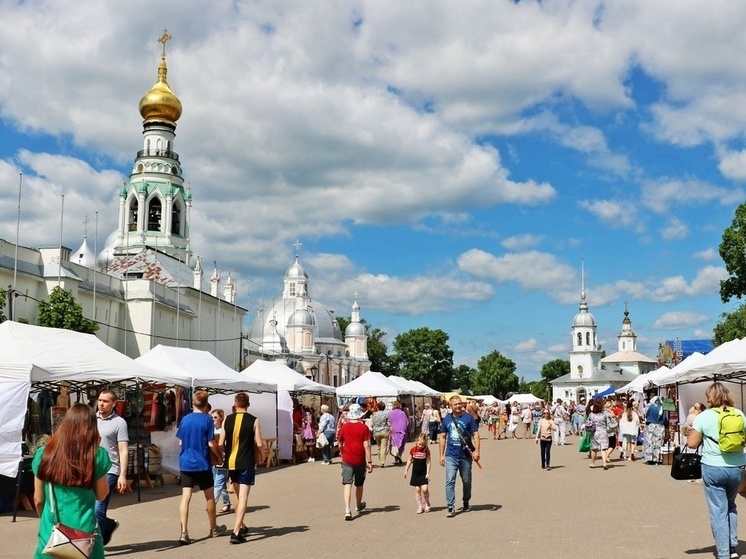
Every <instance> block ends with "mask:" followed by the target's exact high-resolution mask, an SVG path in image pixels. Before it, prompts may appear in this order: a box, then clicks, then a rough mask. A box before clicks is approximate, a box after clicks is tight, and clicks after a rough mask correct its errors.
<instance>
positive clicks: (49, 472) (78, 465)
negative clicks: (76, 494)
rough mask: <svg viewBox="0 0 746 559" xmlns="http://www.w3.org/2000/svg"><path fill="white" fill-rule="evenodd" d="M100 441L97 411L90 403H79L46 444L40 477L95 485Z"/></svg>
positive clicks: (61, 483)
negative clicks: (88, 404)
mask: <svg viewBox="0 0 746 559" xmlns="http://www.w3.org/2000/svg"><path fill="white" fill-rule="evenodd" d="M100 442H101V436H100V435H99V434H98V422H97V420H96V414H95V413H94V412H93V410H92V409H91V408H90V407H88V406H87V405H86V404H75V405H74V406H73V407H71V408H70V409H69V410H67V413H66V414H65V417H64V418H63V419H62V421H61V422H60V426H59V427H58V428H57V431H55V433H54V435H52V437H51V438H50V439H49V442H48V443H47V445H46V446H45V447H44V454H43V455H42V457H41V462H40V463H39V471H38V473H37V477H38V478H39V479H41V480H44V481H50V482H52V483H55V484H57V485H69V486H73V487H86V488H89V489H90V488H92V487H93V484H94V483H95V481H96V480H95V479H94V477H95V476H94V462H95V458H96V452H97V450H98V446H99V443H100Z"/></svg>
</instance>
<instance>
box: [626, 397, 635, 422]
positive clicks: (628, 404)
mask: <svg viewBox="0 0 746 559" xmlns="http://www.w3.org/2000/svg"><path fill="white" fill-rule="evenodd" d="M633 409H634V408H633V406H632V400H630V401H629V402H627V421H632V410H633Z"/></svg>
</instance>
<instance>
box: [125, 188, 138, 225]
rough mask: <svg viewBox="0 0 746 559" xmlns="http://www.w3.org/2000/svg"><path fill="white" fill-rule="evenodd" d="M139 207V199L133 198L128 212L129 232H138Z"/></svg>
mask: <svg viewBox="0 0 746 559" xmlns="http://www.w3.org/2000/svg"><path fill="white" fill-rule="evenodd" d="M137 206H138V204H137V198H135V197H134V196H133V197H132V198H131V199H130V204H129V211H128V212H127V231H137Z"/></svg>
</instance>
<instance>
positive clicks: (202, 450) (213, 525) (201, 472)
mask: <svg viewBox="0 0 746 559" xmlns="http://www.w3.org/2000/svg"><path fill="white" fill-rule="evenodd" d="M192 405H193V406H194V408H193V409H194V411H193V412H192V413H190V414H187V415H186V416H184V418H183V419H182V420H181V424H180V425H179V429H178V430H177V431H176V438H177V439H179V444H180V445H181V450H180V452H179V473H180V474H181V503H180V504H179V519H180V520H181V536H180V537H179V544H181V545H189V544H190V543H192V540H191V538H190V537H189V530H188V528H187V524H188V523H189V502H190V501H191V500H192V492H193V491H194V487H195V486H197V488H198V489H200V490H202V491H204V493H205V500H206V501H207V518H208V520H209V521H210V533H209V534H208V536H209V537H211V538H214V537H216V536H220V535H222V534H223V533H224V532H225V530H226V528H225V526H218V525H217V521H216V519H215V494H214V491H215V487H214V482H213V477H212V461H213V456H214V459H215V460H214V461H215V463H216V464H220V463H222V461H223V459H222V456H220V452H219V450H218V441H217V440H216V438H215V429H214V426H213V423H212V416H210V414H209V413H207V405H208V404H207V392H205V391H204V390H198V391H197V392H195V393H194V398H192Z"/></svg>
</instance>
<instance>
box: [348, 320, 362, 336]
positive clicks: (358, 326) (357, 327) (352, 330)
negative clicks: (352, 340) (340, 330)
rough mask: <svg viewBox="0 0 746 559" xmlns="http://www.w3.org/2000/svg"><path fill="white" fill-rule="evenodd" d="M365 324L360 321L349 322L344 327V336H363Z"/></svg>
mask: <svg viewBox="0 0 746 559" xmlns="http://www.w3.org/2000/svg"><path fill="white" fill-rule="evenodd" d="M365 335H366V332H365V325H364V324H363V323H361V322H350V323H349V324H348V325H347V328H345V337H347V336H365Z"/></svg>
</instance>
